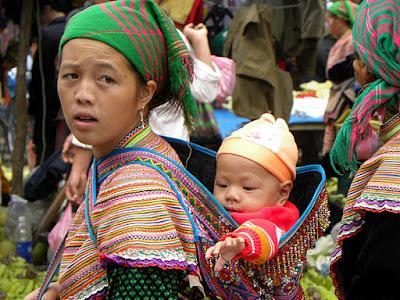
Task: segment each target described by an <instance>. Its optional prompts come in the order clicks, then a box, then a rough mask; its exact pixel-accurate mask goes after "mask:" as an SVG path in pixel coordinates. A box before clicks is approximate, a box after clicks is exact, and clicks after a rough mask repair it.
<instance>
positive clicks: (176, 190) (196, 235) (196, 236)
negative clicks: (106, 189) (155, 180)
mask: <svg viewBox="0 0 400 300" xmlns="http://www.w3.org/2000/svg"><path fill="white" fill-rule="evenodd" d="M93 163H95V161H93ZM135 164H136V165H143V166H146V167H149V168H151V169H153V170H155V171H157V172H158V173H159V174H161V175H162V176H163V177H164V179H165V180H166V181H167V182H168V184H169V185H170V187H171V188H172V190H173V191H174V193H175V194H176V197H177V198H178V201H179V203H180V204H181V206H182V208H183V210H184V211H185V214H186V216H187V217H188V219H189V221H190V224H191V225H192V230H193V234H194V242H195V243H196V242H198V241H199V232H198V229H197V225H196V223H195V222H194V220H193V216H192V214H191V213H190V212H189V210H188V208H187V205H186V203H185V202H184V200H183V198H182V193H181V191H180V190H179V188H177V186H176V184H175V183H174V181H173V180H172V179H171V178H170V177H169V176H168V175H167V174H165V173H164V172H163V171H162V170H160V169H159V168H157V167H156V166H154V165H152V164H150V163H147V162H139V161H132V162H128V163H126V164H124V166H127V165H135ZM94 168H95V165H94ZM95 176H96V173H95V172H94V171H92V199H93V205H94V204H95V203H96V201H97V195H96V193H97V190H96V189H97V186H96V177H95ZM89 201H90V200H89V197H85V219H86V224H87V227H88V230H89V235H90V238H91V240H92V241H93V243H95V244H96V245H97V238H96V235H95V233H94V230H93V227H92V222H91V218H90V214H89V205H90V203H89Z"/></svg>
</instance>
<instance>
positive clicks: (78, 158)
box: [65, 146, 93, 204]
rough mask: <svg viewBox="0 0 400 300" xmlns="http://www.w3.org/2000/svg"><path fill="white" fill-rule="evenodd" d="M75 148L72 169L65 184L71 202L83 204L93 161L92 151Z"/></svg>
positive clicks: (66, 194) (66, 193)
mask: <svg viewBox="0 0 400 300" xmlns="http://www.w3.org/2000/svg"><path fill="white" fill-rule="evenodd" d="M73 147H75V149H74V157H73V163H72V168H71V171H70V173H69V176H68V179H67V182H66V183H65V196H66V197H67V199H68V200H69V201H72V202H74V203H76V204H81V203H82V199H83V194H84V193H85V187H86V182H87V174H88V169H89V165H90V162H91V160H92V155H93V154H92V150H89V149H84V148H80V147H76V146H73Z"/></svg>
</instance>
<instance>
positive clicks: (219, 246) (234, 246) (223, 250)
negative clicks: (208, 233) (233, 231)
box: [206, 237, 245, 272]
mask: <svg viewBox="0 0 400 300" xmlns="http://www.w3.org/2000/svg"><path fill="white" fill-rule="evenodd" d="M244 246H245V240H244V239H243V238H242V237H227V238H226V239H225V240H224V241H222V242H218V243H216V244H215V245H214V246H212V247H210V248H208V249H207V251H206V259H208V258H211V257H212V256H214V257H218V259H217V262H216V263H215V267H214V271H215V272H220V271H221V270H222V267H223V266H224V264H225V263H226V262H229V261H230V260H231V259H232V258H234V257H235V256H236V255H238V254H240V253H241V252H242V251H243V249H244Z"/></svg>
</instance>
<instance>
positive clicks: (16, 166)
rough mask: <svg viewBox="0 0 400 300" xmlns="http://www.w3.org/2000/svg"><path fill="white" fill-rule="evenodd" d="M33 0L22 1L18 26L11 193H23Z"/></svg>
mask: <svg viewBox="0 0 400 300" xmlns="http://www.w3.org/2000/svg"><path fill="white" fill-rule="evenodd" d="M33 1H34V0H24V1H23V3H22V14H21V20H20V27H19V46H18V63H17V84H16V113H15V117H16V120H17V122H16V123H17V128H16V130H17V133H16V137H15V141H14V152H13V154H12V181H11V188H12V193H13V194H18V195H21V196H22V195H23V168H24V163H25V162H24V154H25V148H26V145H25V142H26V132H27V123H28V114H27V100H26V57H27V55H28V49H29V40H30V36H31V23H32V22H31V21H32V12H33Z"/></svg>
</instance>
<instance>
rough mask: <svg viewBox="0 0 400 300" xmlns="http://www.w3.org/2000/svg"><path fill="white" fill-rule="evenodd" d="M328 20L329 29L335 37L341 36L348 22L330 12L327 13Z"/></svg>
mask: <svg viewBox="0 0 400 300" xmlns="http://www.w3.org/2000/svg"><path fill="white" fill-rule="evenodd" d="M326 22H327V24H328V30H329V32H330V33H331V34H332V36H333V37H334V38H340V37H341V36H342V34H343V32H344V29H343V28H344V26H346V29H347V24H346V21H344V20H342V19H341V18H338V17H336V16H334V15H332V14H331V13H330V12H327V13H326Z"/></svg>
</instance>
